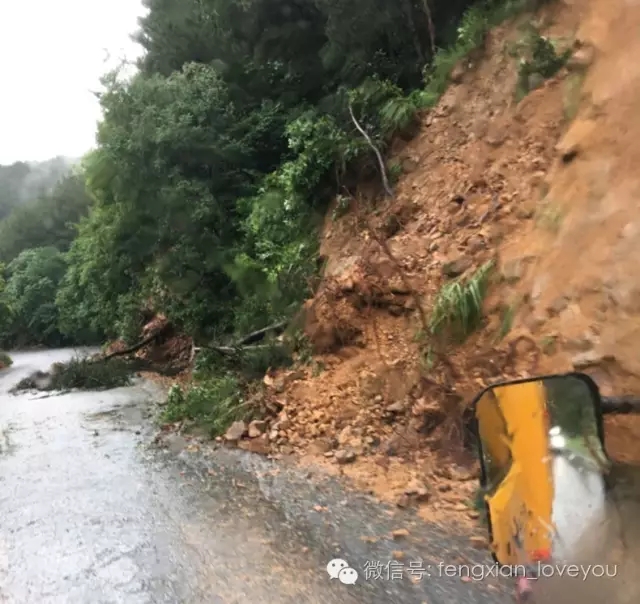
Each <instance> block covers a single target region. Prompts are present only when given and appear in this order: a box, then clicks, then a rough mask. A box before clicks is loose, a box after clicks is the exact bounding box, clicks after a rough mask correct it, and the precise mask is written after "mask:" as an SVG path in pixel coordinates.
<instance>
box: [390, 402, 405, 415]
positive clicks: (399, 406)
mask: <svg viewBox="0 0 640 604" xmlns="http://www.w3.org/2000/svg"><path fill="white" fill-rule="evenodd" d="M387 411H388V412H389V413H403V412H404V411H405V404H404V402H403V401H396V402H395V403H391V404H390V405H389V406H388V407H387Z"/></svg>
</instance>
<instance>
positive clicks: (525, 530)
mask: <svg viewBox="0 0 640 604" xmlns="http://www.w3.org/2000/svg"><path fill="white" fill-rule="evenodd" d="M472 409H473V411H474V423H475V432H476V435H477V443H478V445H477V446H478V453H479V457H480V465H481V479H480V482H481V490H482V493H483V495H484V501H485V506H486V511H487V519H488V525H489V535H490V539H491V546H492V554H493V557H494V559H495V561H496V562H498V563H499V564H503V565H520V564H532V563H535V562H541V561H544V560H549V559H554V560H565V561H574V559H575V556H576V555H577V553H578V552H577V550H578V549H579V546H578V542H579V541H580V540H581V539H582V537H583V535H585V533H586V532H588V531H590V529H591V528H592V527H593V526H594V525H595V524H596V523H598V522H600V519H601V518H602V515H603V514H604V504H605V483H604V476H603V474H604V469H605V468H606V466H607V464H608V458H607V456H606V453H605V449H604V432H603V422H602V410H601V400H600V393H599V390H598V387H597V385H596V384H595V383H594V382H593V380H592V379H591V378H590V377H589V376H587V375H585V374H581V373H570V374H565V375H551V376H547V377H541V378H534V379H524V380H516V381H512V382H505V383H502V384H497V385H494V386H490V387H488V388H486V389H485V390H483V391H482V392H481V393H480V394H479V395H478V396H477V397H476V398H475V400H474V401H473V405H472Z"/></svg>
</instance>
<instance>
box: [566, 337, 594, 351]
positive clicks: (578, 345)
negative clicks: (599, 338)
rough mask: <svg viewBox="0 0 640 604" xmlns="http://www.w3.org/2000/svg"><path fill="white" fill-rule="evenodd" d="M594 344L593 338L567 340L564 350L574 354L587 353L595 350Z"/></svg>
mask: <svg viewBox="0 0 640 604" xmlns="http://www.w3.org/2000/svg"><path fill="white" fill-rule="evenodd" d="M594 344H595V342H594V340H593V338H591V337H590V336H588V335H583V336H580V337H577V338H567V339H566V340H565V342H564V348H565V349H566V350H569V351H573V352H587V351H588V350H591V349H592V348H593V346H594Z"/></svg>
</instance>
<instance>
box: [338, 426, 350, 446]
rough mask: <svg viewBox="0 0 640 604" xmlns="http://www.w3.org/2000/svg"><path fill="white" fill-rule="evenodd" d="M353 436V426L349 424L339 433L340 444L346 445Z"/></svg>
mask: <svg viewBox="0 0 640 604" xmlns="http://www.w3.org/2000/svg"><path fill="white" fill-rule="evenodd" d="M352 438H353V432H352V430H351V426H347V427H346V428H343V429H342V430H341V431H340V434H338V444H339V445H341V446H344V445H346V444H347V443H348V442H349V441H350V440H351V439H352Z"/></svg>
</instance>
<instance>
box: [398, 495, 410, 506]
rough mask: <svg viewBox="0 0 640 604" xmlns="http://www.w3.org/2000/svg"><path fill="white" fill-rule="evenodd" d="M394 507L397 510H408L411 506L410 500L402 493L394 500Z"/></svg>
mask: <svg viewBox="0 0 640 604" xmlns="http://www.w3.org/2000/svg"><path fill="white" fill-rule="evenodd" d="M396 505H397V506H398V507H399V508H408V507H409V506H410V505H411V498H410V497H409V495H407V494H406V493H402V495H400V496H399V497H398V499H397V500H396Z"/></svg>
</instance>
